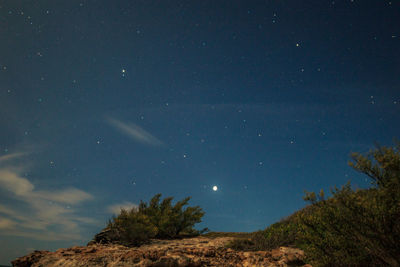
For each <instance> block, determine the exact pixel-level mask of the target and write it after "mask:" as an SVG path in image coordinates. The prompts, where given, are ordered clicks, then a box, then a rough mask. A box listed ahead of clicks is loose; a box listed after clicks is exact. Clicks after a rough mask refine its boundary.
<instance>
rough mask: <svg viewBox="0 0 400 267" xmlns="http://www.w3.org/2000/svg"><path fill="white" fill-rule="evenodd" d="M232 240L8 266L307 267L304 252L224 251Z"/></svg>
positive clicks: (154, 245)
mask: <svg viewBox="0 0 400 267" xmlns="http://www.w3.org/2000/svg"><path fill="white" fill-rule="evenodd" d="M232 239H233V238H232V237H219V238H206V237H195V238H187V239H181V240H152V242H151V243H150V244H147V245H143V246H141V247H137V248H129V247H125V246H121V245H115V244H107V245H104V244H94V243H93V244H91V245H89V246H84V247H72V248H67V249H58V250H57V251H55V252H49V251H35V252H32V253H31V254H29V255H27V256H24V257H20V258H18V259H16V260H14V261H13V262H12V265H13V266H14V267H28V266H29V267H39V266H46V267H55V266H60V267H62V266H64V267H67V266H68V267H70V266H74V267H75V266H76V267H80V266H82V267H83V266H85V267H97V266H108V267H128V266H129V267H131V266H141V267H147V266H148V267H150V266H152V267H156V266H166V267H168V266H171V267H172V266H174V267H183V266H185V267H189V266H191V267H195V266H199V267H200V266H238V267H239V266H282V267H283V266H309V267H310V265H305V264H304V262H303V259H304V252H303V251H302V250H300V249H296V248H288V247H281V248H278V249H274V250H272V251H255V252H243V251H234V250H232V249H229V248H226V247H225V244H226V243H227V242H229V241H231V240H232Z"/></svg>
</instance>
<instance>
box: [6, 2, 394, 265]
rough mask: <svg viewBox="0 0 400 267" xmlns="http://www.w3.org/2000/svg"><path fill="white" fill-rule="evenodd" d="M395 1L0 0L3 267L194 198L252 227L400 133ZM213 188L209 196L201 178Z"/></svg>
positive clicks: (216, 220)
mask: <svg viewBox="0 0 400 267" xmlns="http://www.w3.org/2000/svg"><path fill="white" fill-rule="evenodd" d="M399 14H400V2H399V1H382V0H379V1H378V0H376V1H360V0H354V1H351V0H348V1H347V0H346V1H316V0H314V1H286V0H284V1H272V0H271V1H204V0H203V1H147V0H146V1H128V0H126V1H95V0H92V1H90V0H87V1H50V0H48V1H44V0H42V1H14V0H6V1H2V2H1V3H0V40H1V41H0V125H1V131H0V264H7V263H8V262H9V261H10V260H11V259H13V258H15V257H17V256H21V255H24V254H27V253H28V252H29V251H31V250H33V249H47V250H53V249H56V248H58V247H67V246H71V245H74V244H78V245H83V244H85V243H86V242H87V241H88V240H89V239H90V238H91V237H92V236H93V235H94V234H95V233H97V232H98V231H99V230H101V229H102V228H103V227H104V225H105V224H106V222H107V220H108V219H109V218H110V217H111V216H112V210H115V208H117V209H118V207H120V206H123V207H127V206H132V205H134V204H137V203H138V202H139V201H140V200H145V201H147V200H149V199H150V198H151V197H152V196H153V195H154V194H156V193H162V194H163V196H165V197H167V196H175V197H176V199H182V198H183V197H185V196H192V200H191V205H200V206H201V207H202V208H203V209H204V211H205V212H206V215H205V217H204V219H203V223H202V224H201V225H200V227H208V228H210V229H211V230H214V231H255V230H258V229H262V228H265V227H266V226H268V225H269V224H271V223H273V222H276V221H278V220H279V219H281V218H282V217H284V216H287V215H289V214H291V213H292V212H294V211H295V210H297V209H299V208H301V207H303V206H304V205H305V203H304V202H303V201H302V198H301V197H302V195H303V191H304V190H308V191H315V190H319V189H320V188H324V189H326V190H327V189H329V188H330V187H331V186H333V185H341V184H344V183H345V182H346V181H348V180H352V182H353V184H354V185H355V186H360V187H365V186H367V185H368V182H367V181H366V180H365V178H364V177H363V176H361V175H359V174H357V173H356V172H355V171H353V170H352V169H350V167H348V166H347V161H348V159H349V154H350V152H352V151H358V152H366V151H368V150H369V149H370V148H372V147H373V146H374V143H375V142H378V143H379V144H382V145H391V144H393V139H394V138H399V137H400V135H399V133H400V124H399V121H400V75H399V73H400V30H399V29H400V20H399V19H398V15H399ZM214 185H216V186H218V190H217V191H213V190H212V187H213V186H214Z"/></svg>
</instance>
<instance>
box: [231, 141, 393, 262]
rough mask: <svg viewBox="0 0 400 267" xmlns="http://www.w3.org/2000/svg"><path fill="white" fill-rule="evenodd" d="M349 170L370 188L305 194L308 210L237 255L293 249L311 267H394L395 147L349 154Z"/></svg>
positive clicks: (256, 236)
mask: <svg viewBox="0 0 400 267" xmlns="http://www.w3.org/2000/svg"><path fill="white" fill-rule="evenodd" d="M349 165H350V166H351V167H353V168H354V169H355V170H357V171H359V172H361V173H364V174H366V175H367V176H368V177H370V178H371V181H372V187H371V188H369V189H358V190H354V189H352V188H351V185H350V183H347V184H346V185H344V186H342V187H341V188H337V187H334V188H333V189H332V190H331V193H332V196H331V197H329V198H326V197H325V194H324V192H323V191H322V190H321V191H320V193H319V194H316V193H314V192H307V193H306V195H305V196H304V200H306V201H308V202H309V203H310V205H309V206H307V207H305V208H304V209H302V210H300V211H298V212H296V213H294V214H292V215H291V216H290V217H288V218H286V219H284V220H282V221H280V222H278V223H275V224H273V225H271V226H269V227H268V228H266V229H265V230H263V231H258V232H255V233H253V235H252V237H251V238H250V240H249V239H238V240H235V241H234V242H232V243H231V244H230V246H231V247H233V248H236V249H240V250H269V249H272V248H275V247H279V246H297V247H300V248H302V249H304V250H305V252H306V256H307V258H308V261H309V263H311V264H312V265H313V266H400V242H398V241H399V240H400V223H399V221H400V144H397V146H396V147H393V148H387V147H378V148H376V149H375V150H372V151H370V152H369V153H367V154H366V155H362V154H358V153H353V154H352V161H351V162H349Z"/></svg>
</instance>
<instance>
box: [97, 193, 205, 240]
mask: <svg viewBox="0 0 400 267" xmlns="http://www.w3.org/2000/svg"><path fill="white" fill-rule="evenodd" d="M160 198H161V194H157V195H155V196H154V197H153V198H152V199H151V200H150V202H149V204H147V203H146V202H143V201H141V202H140V204H139V206H138V207H137V208H132V209H131V210H124V209H121V213H120V214H119V215H118V216H116V217H115V216H114V217H113V218H112V219H111V220H110V221H109V223H108V225H107V227H106V228H105V229H103V230H102V231H101V232H100V233H99V234H97V235H96V236H95V237H94V239H93V240H92V241H91V242H90V243H118V244H122V245H125V246H140V245H141V244H143V243H146V242H148V241H149V240H150V239H151V238H160V239H165V238H168V239H172V238H178V237H181V236H188V235H189V236H195V235H199V234H200V233H202V232H203V231H204V230H202V231H198V230H196V229H194V228H193V227H194V225H195V224H196V223H199V222H201V218H202V217H203V215H204V212H203V211H202V209H201V208H200V207H198V206H195V207H187V208H186V209H184V206H186V205H187V204H188V202H189V200H190V197H187V198H185V199H183V200H181V201H178V202H177V203H176V204H175V205H172V200H173V198H172V197H168V198H165V199H164V200H163V201H162V202H161V203H160Z"/></svg>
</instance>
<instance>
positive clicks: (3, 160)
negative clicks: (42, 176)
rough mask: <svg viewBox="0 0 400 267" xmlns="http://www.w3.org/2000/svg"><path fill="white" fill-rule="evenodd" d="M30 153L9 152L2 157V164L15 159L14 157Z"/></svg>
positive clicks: (0, 161)
mask: <svg viewBox="0 0 400 267" xmlns="http://www.w3.org/2000/svg"><path fill="white" fill-rule="evenodd" d="M27 154H28V153H25V152H16V153H12V154H8V155H4V156H1V157H0V164H1V163H3V162H6V161H9V160H13V159H17V158H20V157H22V156H25V155H27Z"/></svg>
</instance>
